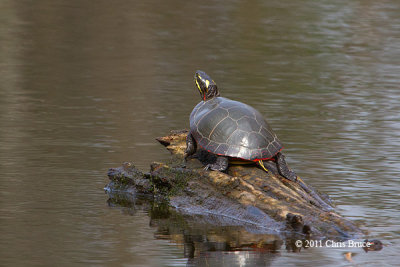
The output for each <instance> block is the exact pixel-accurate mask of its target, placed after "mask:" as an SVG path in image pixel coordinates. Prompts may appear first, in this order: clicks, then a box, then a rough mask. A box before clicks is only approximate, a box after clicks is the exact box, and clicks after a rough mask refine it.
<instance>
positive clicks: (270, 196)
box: [108, 130, 361, 239]
mask: <svg viewBox="0 0 400 267" xmlns="http://www.w3.org/2000/svg"><path fill="white" fill-rule="evenodd" d="M186 135H187V131H186V130H182V131H173V132H171V134H170V135H168V136H165V137H160V138H157V140H158V141H159V142H160V143H161V144H162V145H164V146H165V147H166V148H167V149H168V150H169V151H170V152H171V154H172V155H173V157H172V159H171V161H170V162H169V163H168V164H167V163H153V164H152V165H151V168H150V172H149V173H142V172H140V171H139V170H137V169H136V168H135V167H134V165H133V164H132V163H124V165H123V166H122V167H119V168H112V169H110V170H109V172H108V176H109V178H110V179H111V183H110V184H109V186H108V187H109V188H112V189H114V190H116V189H119V190H134V191H135V192H137V193H143V194H152V195H153V196H155V197H163V198H167V199H168V201H169V205H170V206H171V207H174V208H176V209H177V210H178V211H180V212H182V213H191V214H194V215H196V214H201V215H207V214H209V215H213V216H215V215H216V216H222V217H227V218H230V219H233V220H237V221H240V222H242V223H243V224H252V225H254V226H255V227H257V229H264V230H265V231H269V230H273V231H276V232H288V231H289V232H295V233H300V234H303V235H306V236H309V237H313V238H331V239H348V238H353V237H355V236H357V235H358V234H360V233H361V230H360V229H359V228H358V227H357V226H356V225H355V224H353V223H352V222H350V221H348V220H346V219H344V218H343V217H342V216H340V215H339V214H337V213H336V212H335V211H334V210H333V208H332V207H331V201H330V200H329V197H328V196H326V195H323V194H321V193H319V192H317V191H315V190H314V189H313V188H312V187H310V186H308V185H306V184H305V183H304V182H303V184H302V185H301V183H298V182H292V181H289V180H287V179H285V178H283V177H281V176H280V175H279V174H278V171H277V168H276V164H275V163H274V162H265V167H266V168H267V169H268V170H269V172H268V173H266V172H265V171H264V170H262V169H260V168H258V167H257V166H256V165H255V164H254V165H251V164H249V165H231V166H230V167H229V169H228V173H222V172H219V171H208V170H204V164H206V163H211V162H213V161H214V160H215V159H216V157H215V156H214V155H211V154H210V153H208V152H206V151H202V150H200V151H198V152H197V153H196V154H195V156H194V157H193V158H191V159H188V160H187V161H185V160H184V151H185V148H186Z"/></svg>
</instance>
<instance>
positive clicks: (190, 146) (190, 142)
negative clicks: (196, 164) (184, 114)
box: [185, 133, 197, 159]
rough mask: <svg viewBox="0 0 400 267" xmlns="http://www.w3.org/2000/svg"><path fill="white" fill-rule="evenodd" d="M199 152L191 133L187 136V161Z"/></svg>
mask: <svg viewBox="0 0 400 267" xmlns="http://www.w3.org/2000/svg"><path fill="white" fill-rule="evenodd" d="M196 150H197V145H196V140H194V138H193V136H192V134H191V133H188V135H187V136H186V150H185V159H187V158H188V157H190V156H191V155H193V154H194V153H195V152H196Z"/></svg>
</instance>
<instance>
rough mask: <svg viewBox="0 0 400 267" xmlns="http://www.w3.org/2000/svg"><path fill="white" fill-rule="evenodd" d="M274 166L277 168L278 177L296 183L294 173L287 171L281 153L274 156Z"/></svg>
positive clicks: (287, 167) (287, 168)
mask: <svg viewBox="0 0 400 267" xmlns="http://www.w3.org/2000/svg"><path fill="white" fill-rule="evenodd" d="M276 165H277V166H278V172H279V174H280V175H282V176H283V177H285V178H286V179H288V180H290V181H293V182H295V181H297V175H296V173H295V172H294V171H292V170H291V169H289V166H288V165H287V163H286V160H285V156H284V155H283V154H282V153H281V152H279V153H278V154H276Z"/></svg>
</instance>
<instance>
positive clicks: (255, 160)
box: [197, 143, 283, 162]
mask: <svg viewBox="0 0 400 267" xmlns="http://www.w3.org/2000/svg"><path fill="white" fill-rule="evenodd" d="M197 145H198V146H199V147H201V148H202V149H205V150H207V152H209V153H211V154H215V155H218V156H225V157H230V156H227V155H224V154H218V153H215V152H212V151H210V150H209V149H206V148H204V147H202V146H201V145H200V144H199V143H197ZM282 149H283V147H282V148H281V149H279V151H278V152H276V154H278V153H279V152H281V151H282ZM276 154H275V155H274V156H272V157H270V158H262V159H253V160H249V159H244V158H235V157H230V158H233V159H239V160H246V161H254V162H257V161H260V160H271V159H273V158H274V157H275V156H276Z"/></svg>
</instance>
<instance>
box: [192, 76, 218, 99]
mask: <svg viewBox="0 0 400 267" xmlns="http://www.w3.org/2000/svg"><path fill="white" fill-rule="evenodd" d="M194 83H195V84H196V86H197V89H199V92H200V96H201V98H202V99H203V100H204V101H206V100H208V99H211V98H213V97H216V96H219V92H218V88H217V84H216V83H215V82H214V81H213V80H212V79H211V78H210V76H208V75H207V74H206V73H205V72H204V71H201V70H198V71H196V73H195V75H194Z"/></svg>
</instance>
